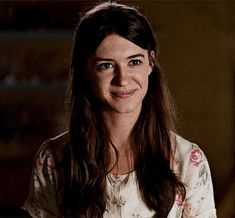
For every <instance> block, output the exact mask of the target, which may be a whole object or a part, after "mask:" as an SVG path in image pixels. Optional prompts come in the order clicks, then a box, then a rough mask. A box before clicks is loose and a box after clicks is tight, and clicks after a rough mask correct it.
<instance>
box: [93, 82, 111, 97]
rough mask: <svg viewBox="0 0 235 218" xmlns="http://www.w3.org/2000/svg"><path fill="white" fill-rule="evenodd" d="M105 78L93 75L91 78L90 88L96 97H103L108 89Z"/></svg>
mask: <svg viewBox="0 0 235 218" xmlns="http://www.w3.org/2000/svg"><path fill="white" fill-rule="evenodd" d="M108 84H109V83H108V81H107V79H104V78H100V77H94V78H93V80H92V89H93V91H94V94H95V95H96V96H97V97H101V98H102V97H103V96H104V95H105V93H106V92H107V91H108V89H109V85H108Z"/></svg>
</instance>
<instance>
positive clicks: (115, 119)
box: [102, 112, 139, 150]
mask: <svg viewBox="0 0 235 218" xmlns="http://www.w3.org/2000/svg"><path fill="white" fill-rule="evenodd" d="M102 115H103V119H104V122H105V124H106V126H107V128H108V131H109V134H110V137H111V140H112V142H113V144H114V145H115V146H116V147H117V149H118V150H123V149H124V147H125V146H126V145H128V144H129V137H130V134H131V130H132V129H133V127H134V125H135V123H136V121H137V119H138V117H139V113H106V112H103V113H102Z"/></svg>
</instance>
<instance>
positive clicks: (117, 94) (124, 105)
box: [87, 34, 153, 174]
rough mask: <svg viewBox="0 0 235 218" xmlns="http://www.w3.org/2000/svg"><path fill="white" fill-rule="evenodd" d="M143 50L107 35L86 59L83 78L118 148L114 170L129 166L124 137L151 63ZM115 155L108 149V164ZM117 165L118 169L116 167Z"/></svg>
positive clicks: (137, 109)
mask: <svg viewBox="0 0 235 218" xmlns="http://www.w3.org/2000/svg"><path fill="white" fill-rule="evenodd" d="M149 55H153V52H151V53H150V54H149V52H148V51H147V50H144V49H142V48H141V47H139V46H137V45H136V44H134V43H132V42H131V41H129V40H127V39H125V38H123V37H121V36H119V35H117V34H112V35H109V36H107V37H106V38H105V39H104V40H103V41H102V42H101V43H100V45H99V46H98V48H97V50H96V52H95V54H94V55H93V56H92V57H90V58H89V59H88V61H87V79H88V80H89V81H90V83H91V87H92V89H93V91H94V93H95V95H96V96H97V97H98V99H99V100H100V101H101V102H102V103H103V104H102V107H101V108H100V109H101V112H102V115H103V119H104V121H105V123H106V125H107V127H108V130H109V132H110V135H111V140H112V142H113V143H114V145H115V146H116V148H117V149H118V151H119V161H118V164H117V167H116V168H114V171H113V173H114V174H123V173H125V172H128V171H129V170H131V168H132V164H131V163H132V161H131V154H130V152H128V151H129V149H128V145H129V143H128V138H129V135H130V132H131V129H132V128H133V126H134V124H135V122H136V121H137V119H138V116H139V114H140V111H141V107H142V101H143V98H144V97H145V95H146V92H147V89H148V77H149V75H150V73H151V71H152V68H153V65H152V64H151V62H150V59H149ZM115 161H116V156H115V153H114V151H113V150H112V149H111V161H110V162H111V166H112V163H115ZM117 168H118V169H117Z"/></svg>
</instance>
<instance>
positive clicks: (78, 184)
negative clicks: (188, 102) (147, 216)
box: [61, 2, 185, 217]
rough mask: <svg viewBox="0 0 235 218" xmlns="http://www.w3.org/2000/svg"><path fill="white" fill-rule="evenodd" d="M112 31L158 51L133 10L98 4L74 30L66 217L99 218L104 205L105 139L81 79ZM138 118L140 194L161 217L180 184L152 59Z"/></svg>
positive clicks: (164, 97) (165, 95) (166, 104)
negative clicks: (172, 165) (99, 47)
mask: <svg viewBox="0 0 235 218" xmlns="http://www.w3.org/2000/svg"><path fill="white" fill-rule="evenodd" d="M112 33H115V34H118V35H120V36H122V37H124V38H126V39H128V40H129V41H131V42H133V43H135V44H136V45H138V46H140V47H141V48H143V49H145V50H148V51H149V52H151V51H154V52H155V54H157V53H158V47H157V44H156V40H155V37H154V34H153V31H152V28H151V26H150V24H149V23H148V21H147V19H146V18H145V17H144V16H143V15H142V14H141V13H140V12H139V11H138V10H136V9H135V8H132V7H129V6H125V5H121V4H116V3H110V2H106V3H102V4H100V5H98V6H96V7H94V8H93V9H92V10H90V11H88V12H87V13H86V14H85V15H84V16H83V17H82V18H81V20H80V23H79V25H78V27H77V29H76V34H75V39H74V47H73V52H72V62H71V81H70V82H71V84H70V85H71V116H70V127H69V128H70V129H69V143H68V147H67V152H66V164H65V182H64V197H63V204H62V205H61V210H62V212H63V214H64V215H65V216H76V217H102V215H103V213H104V211H105V209H106V198H107V193H106V175H107V173H108V166H109V157H110V156H109V144H110V138H109V135H108V132H107V129H106V127H105V124H104V122H103V120H102V118H101V116H100V114H99V113H100V112H99V110H97V108H98V107H97V106H98V104H99V101H97V99H96V98H95V97H94V95H93V94H92V91H91V88H90V85H89V83H88V82H87V81H86V80H85V72H86V71H85V67H86V61H87V59H88V58H89V57H90V56H91V55H92V54H94V52H95V51H96V49H97V47H98V46H99V44H100V43H101V41H102V40H103V39H104V38H105V37H106V36H108V35H110V34H112ZM152 61H154V67H153V70H152V73H151V74H150V76H149V87H148V91H147V94H146V96H145V98H144V100H143V104H142V110H141V113H140V116H139V118H138V120H137V122H136V124H135V126H134V128H133V130H132V132H131V136H130V141H131V146H132V147H131V149H132V152H133V156H134V167H135V172H136V179H137V183H138V186H139V190H140V195H141V198H142V200H143V201H144V203H145V204H146V206H147V207H148V208H149V209H152V210H154V211H155V214H156V215H155V216H157V217H166V216H167V215H168V213H169V211H170V209H171V207H172V205H173V203H174V201H175V196H176V192H178V191H179V192H181V193H182V194H183V196H184V195H185V189H184V186H183V184H182V183H181V182H180V181H179V180H178V178H177V177H176V175H175V174H174V172H172V170H171V167H170V158H171V155H172V143H173V141H174V140H173V134H172V133H171V131H174V109H173V106H172V101H171V99H170V96H169V92H168V88H167V85H166V82H165V79H164V78H163V77H164V76H163V73H162V71H161V70H160V67H159V65H158V63H157V61H156V60H152Z"/></svg>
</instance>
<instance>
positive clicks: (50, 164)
mask: <svg viewBox="0 0 235 218" xmlns="http://www.w3.org/2000/svg"><path fill="white" fill-rule="evenodd" d="M52 170H53V160H52V157H51V155H50V156H49V157H48V158H47V172H48V174H52Z"/></svg>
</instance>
